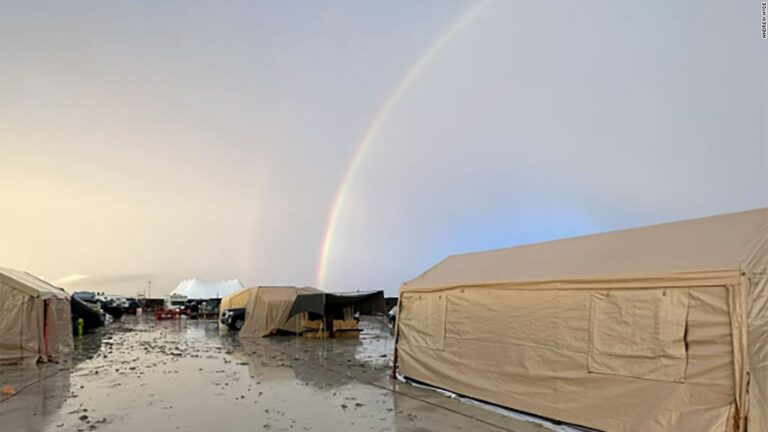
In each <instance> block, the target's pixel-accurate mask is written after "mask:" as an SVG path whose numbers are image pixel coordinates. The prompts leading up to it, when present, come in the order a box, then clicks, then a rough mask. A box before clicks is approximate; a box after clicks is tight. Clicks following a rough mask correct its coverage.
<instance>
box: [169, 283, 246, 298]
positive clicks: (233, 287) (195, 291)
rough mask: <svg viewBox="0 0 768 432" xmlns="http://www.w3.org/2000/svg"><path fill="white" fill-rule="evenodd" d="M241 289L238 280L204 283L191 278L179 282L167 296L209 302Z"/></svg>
mask: <svg viewBox="0 0 768 432" xmlns="http://www.w3.org/2000/svg"><path fill="white" fill-rule="evenodd" d="M241 289H243V284H242V282H240V279H232V280H225V281H220V282H206V281H204V280H201V279H197V278H192V279H185V280H183V281H181V282H179V285H178V286H177V287H176V288H175V289H174V290H173V291H171V293H170V295H169V296H174V295H175V296H184V297H186V298H187V300H209V299H215V298H223V297H226V296H228V295H230V294H232V293H233V292H235V291H237V290H241Z"/></svg>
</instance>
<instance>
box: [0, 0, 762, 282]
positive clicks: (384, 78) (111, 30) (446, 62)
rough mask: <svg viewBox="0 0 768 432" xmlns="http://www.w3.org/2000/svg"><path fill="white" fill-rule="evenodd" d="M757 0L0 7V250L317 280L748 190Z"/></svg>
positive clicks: (671, 212) (211, 276) (699, 211)
mask: <svg viewBox="0 0 768 432" xmlns="http://www.w3.org/2000/svg"><path fill="white" fill-rule="evenodd" d="M767 100H768V42H766V41H765V40H763V39H761V37H760V3H759V2H757V1H752V0H746V1H735V2H727V3H724V2H719V1H710V0H696V1H681V2H666V1H647V2H612V1H585V2H565V1H562V2H507V1H503V0H496V1H494V0H488V1H482V2H475V1H457V0H439V1H438V0H423V1H419V2H412V1H390V2H380V1H352V0H347V1H332V0H328V1H323V2H317V1H291V2H281V1H260V2H259V1H226V2H214V1H208V2H200V1H198V2H189V1H165V2H156V1H131V2H125V1H80V0H75V1H68V2H56V1H45V2H40V1H35V0H24V1H18V0H2V1H1V2H0V266H4V267H12V268H17V269H22V270H26V271H29V272H32V273H35V274H37V275H40V276H41V277H44V278H46V279H48V280H50V281H55V282H56V283H58V284H60V285H62V286H64V287H65V288H66V289H68V290H96V291H106V292H109V293H122V294H129V295H133V294H137V293H140V292H141V293H143V292H145V290H146V289H147V286H148V284H147V282H148V281H152V285H151V287H152V288H151V289H152V291H151V294H152V295H153V296H159V295H162V294H166V293H168V292H169V291H171V290H172V289H173V288H174V287H175V286H176V284H178V282H179V281H180V280H182V279H185V278H189V277H198V278H202V279H205V280H211V281H215V280H222V279H232V278H239V279H241V280H242V281H243V283H244V284H245V285H246V286H256V285H273V284H285V285H299V286H305V285H306V286H319V287H321V288H323V289H326V290H328V291H351V290H372V289H383V290H385V292H386V293H387V294H388V295H395V294H396V293H397V290H398V288H399V286H400V284H401V283H402V282H404V281H406V280H408V279H411V278H413V277H415V276H416V275H418V274H419V273H421V272H422V271H424V270H426V269H427V268H428V267H430V266H431V265H433V264H435V263H436V262H438V261H440V260H441V259H443V258H444V257H445V256H447V255H451V254H456V253H464V252H470V251H477V250H484V249H491V248H499V247H506V246H515V245H519V244H524V243H532V242H538V241H544V240H551V239H557V238H563V237H570V236H575V235H583V234H590V233H595V232H602V231H608V230H615V229H621V228H627V227H634V226H642V225H648V224H654V223H661V222H668V221H674V220H681V219H687V218H693V217H700V216H707V215H713V214H720V213H727V212H732V211H739V210H747V209H752V208H757V207H765V206H768V174H767V173H766V172H767V167H768V106H766V101H767Z"/></svg>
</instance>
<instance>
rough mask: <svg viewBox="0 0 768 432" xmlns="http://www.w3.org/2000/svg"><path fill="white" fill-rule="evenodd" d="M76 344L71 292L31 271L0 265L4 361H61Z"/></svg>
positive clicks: (0, 347)
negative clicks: (26, 271) (69, 293)
mask: <svg viewBox="0 0 768 432" xmlns="http://www.w3.org/2000/svg"><path fill="white" fill-rule="evenodd" d="M73 344H74V342H73V339H72V321H71V312H70V303H69V295H67V293H66V292H64V290H62V289H60V288H57V287H55V286H53V285H51V284H49V283H48V282H45V281H43V280H42V279H39V278H37V277H35V276H32V275H30V274H28V273H25V272H21V271H18V270H13V269H7V268H0V364H8V363H19V362H21V363H34V362H36V361H38V360H41V361H60V360H62V359H64V358H65V357H66V356H67V355H68V354H70V353H71V352H72V349H73Z"/></svg>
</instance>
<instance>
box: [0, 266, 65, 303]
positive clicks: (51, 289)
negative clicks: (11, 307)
mask: <svg viewBox="0 0 768 432" xmlns="http://www.w3.org/2000/svg"><path fill="white" fill-rule="evenodd" d="M0 282H2V283H4V284H6V285H10V286H12V287H14V288H16V289H18V290H20V291H23V292H25V293H27V294H29V295H30V296H33V297H39V298H43V299H47V298H52V297H56V298H63V299H68V298H69V294H67V292H66V291H64V290H63V289H62V288H59V287H57V286H54V285H52V284H50V283H49V282H46V281H44V280H43V279H40V278H39V277H37V276H33V275H31V274H29V273H27V272H23V271H20V270H14V269H9V268H4V267H0Z"/></svg>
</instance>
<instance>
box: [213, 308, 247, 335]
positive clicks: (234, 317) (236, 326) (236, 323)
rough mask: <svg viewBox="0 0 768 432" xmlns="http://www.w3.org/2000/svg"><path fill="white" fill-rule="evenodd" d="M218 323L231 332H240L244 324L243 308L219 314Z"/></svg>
mask: <svg viewBox="0 0 768 432" xmlns="http://www.w3.org/2000/svg"><path fill="white" fill-rule="evenodd" d="M219 322H221V323H222V324H224V325H225V326H227V327H229V328H230V329H232V330H240V329H241V328H243V324H245V308H235V309H227V310H224V311H222V312H221V316H220V317H219Z"/></svg>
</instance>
